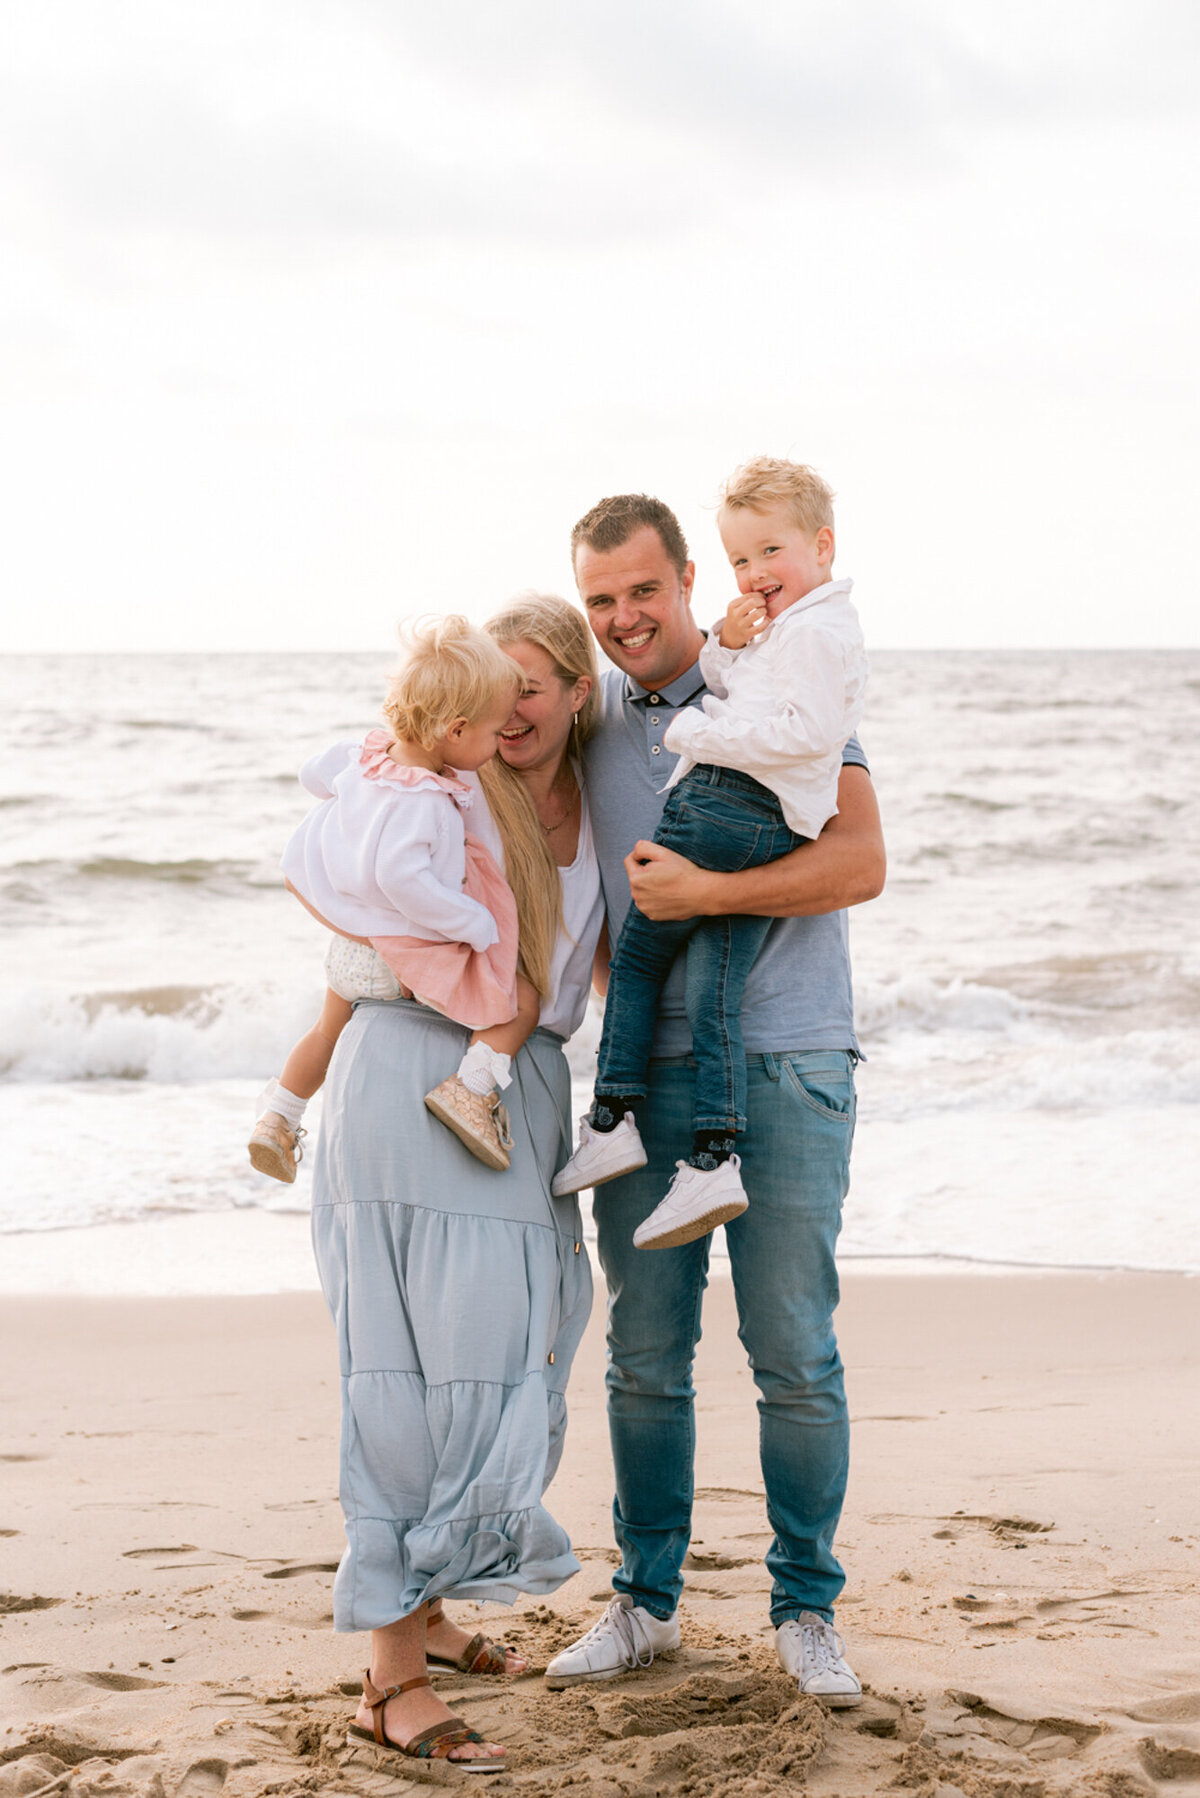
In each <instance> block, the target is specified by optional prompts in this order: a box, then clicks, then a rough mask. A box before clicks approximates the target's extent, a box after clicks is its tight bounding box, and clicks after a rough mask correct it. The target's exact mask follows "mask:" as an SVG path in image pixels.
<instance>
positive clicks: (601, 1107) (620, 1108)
mask: <svg viewBox="0 0 1200 1798" xmlns="http://www.w3.org/2000/svg"><path fill="white" fill-rule="evenodd" d="M636 1104H637V1100H636V1099H631V1098H628V1097H625V1096H624V1095H622V1096H621V1097H619V1098H613V1097H612V1096H611V1095H607V1096H606V1097H604V1098H603V1099H601V1098H599V1097H596V1098H594V1099H593V1100H592V1109H591V1110H590V1111H589V1113H588V1123H589V1124H590V1125H591V1127H592V1129H593V1130H598V1131H599V1132H600V1134H601V1136H607V1135H608V1133H609V1131H610V1130H615V1129H616V1127H617V1125H618V1124H619V1123H620V1122H621V1119H622V1118H623V1117H624V1116H625V1113H626V1112H627V1111H632V1110H633V1108H634V1106H635V1105H636Z"/></svg>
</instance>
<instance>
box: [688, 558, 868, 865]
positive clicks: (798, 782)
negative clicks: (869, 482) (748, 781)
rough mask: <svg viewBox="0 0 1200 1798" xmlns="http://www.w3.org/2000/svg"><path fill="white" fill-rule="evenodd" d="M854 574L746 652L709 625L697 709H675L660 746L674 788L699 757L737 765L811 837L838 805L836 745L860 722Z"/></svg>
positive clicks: (862, 682) (792, 610)
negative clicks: (668, 759)
mask: <svg viewBox="0 0 1200 1798" xmlns="http://www.w3.org/2000/svg"><path fill="white" fill-rule="evenodd" d="M853 585H854V583H853V581H827V582H826V583H825V584H824V586H821V587H814V589H813V591H812V592H811V593H806V594H805V596H804V598H803V599H798V600H797V601H796V602H795V604H794V605H790V606H788V608H787V610H786V611H784V612H781V613H780V614H779V616H778V618H775V619H773V620H772V621H771V623H770V625H769V626H768V628H767V629H766V630H765V631H764V632H763V634H762V636H761V637H755V638H754V640H753V641H752V642H750V643H747V645H746V647H745V648H744V649H726V648H724V647H723V645H722V644H721V643H719V642H718V641H717V637H716V633H715V632H713V633H712V634H711V635H710V636H709V638H708V640H707V642H706V643H705V645H704V648H703V649H702V650H701V652H700V672H701V674H703V676H704V679H705V682H706V683H707V686H708V693H707V694H706V695H705V698H704V700H703V706H704V710H703V711H698V710H697V709H696V708H695V707H691V708H689V709H687V710H685V711H681V712H677V713H676V715H675V717H674V718H673V719H672V721H671V723H670V725H669V726H668V727H667V730H666V732H665V734H664V736H663V743H664V744H665V746H666V747H667V748H668V749H671V750H674V751H675V753H676V754H677V755H678V757H679V761H678V762H677V764H676V766H675V769H674V771H673V773H672V775H671V778H670V780H669V781H668V782H667V786H668V787H673V786H675V784H676V783H677V782H678V781H680V780H682V779H683V777H684V775H685V774H686V773H688V771H689V770H690V769H692V768H695V767H696V766H697V765H698V764H701V763H709V764H712V765H714V766H716V767H718V768H737V769H740V770H741V772H742V773H743V774H749V775H751V776H752V778H753V779H755V780H758V781H761V782H762V784H763V786H765V787H770V789H771V791H772V792H773V793H774V794H775V795H776V797H777V798H778V800H779V803H780V805H781V806H782V808H783V815H784V817H785V818H786V819H787V822H788V824H789V825H790V826H791V828H792V829H793V830H794V831H796V832H797V834H798V835H799V836H802V837H815V836H818V835H819V834H820V832H821V829H822V826H823V825H825V824H827V823H828V822H829V820H830V818H832V817H833V815H834V813H835V812H836V811H837V785H838V779H839V777H840V775H841V771H842V750H843V749H844V748H845V746H846V742H847V740H848V739H849V738H850V737H852V736H853V735H854V733H855V731H856V730H857V729H858V726H859V721H860V720H861V718H862V705H863V693H864V691H865V689H866V684H867V655H866V650H865V648H864V647H863V636H862V630H861V628H860V626H859V622H858V613H857V612H856V611H855V609H854V606H853V604H852V603H851V600H850V589H851V587H852V586H853Z"/></svg>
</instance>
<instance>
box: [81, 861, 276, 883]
mask: <svg viewBox="0 0 1200 1798" xmlns="http://www.w3.org/2000/svg"><path fill="white" fill-rule="evenodd" d="M254 866H255V864H254V863H253V862H239V861H207V860H205V859H204V857H203V856H189V857H188V858H187V859H186V860H185V861H162V862H146V861H139V860H138V859H136V858H135V857H133V856H123V855H98V856H96V857H95V858H94V859H93V860H91V861H84V862H77V863H76V864H75V867H76V871H77V872H78V873H80V874H88V875H92V876H99V877H101V878H103V879H111V880H179V881H183V882H185V883H186V884H188V885H195V884H197V883H198V882H200V881H204V880H211V879H212V878H213V877H214V876H217V877H220V876H225V877H228V876H229V875H233V877H234V878H235V879H245V877H246V875H247V873H248V872H249V871H250V870H251V869H252V868H253V867H254Z"/></svg>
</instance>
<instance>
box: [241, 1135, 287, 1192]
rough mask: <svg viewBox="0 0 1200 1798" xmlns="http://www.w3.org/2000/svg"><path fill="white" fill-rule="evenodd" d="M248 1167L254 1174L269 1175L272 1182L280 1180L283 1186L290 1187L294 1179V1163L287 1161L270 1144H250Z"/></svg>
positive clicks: (280, 1152)
mask: <svg viewBox="0 0 1200 1798" xmlns="http://www.w3.org/2000/svg"><path fill="white" fill-rule="evenodd" d="M250 1166H251V1167H252V1168H253V1169H254V1170H255V1172H256V1173H259V1174H270V1176H271V1178H272V1180H282V1181H283V1183H284V1185H285V1186H290V1185H291V1184H292V1182H293V1181H294V1180H295V1178H296V1163H295V1162H294V1161H289V1160H288V1159H287V1157H286V1156H285V1155H284V1154H283V1153H282V1151H281V1150H279V1149H276V1148H273V1147H272V1145H271V1144H270V1143H265V1142H252V1143H251V1144H250Z"/></svg>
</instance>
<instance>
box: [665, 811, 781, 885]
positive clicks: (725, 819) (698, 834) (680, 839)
mask: <svg viewBox="0 0 1200 1798" xmlns="http://www.w3.org/2000/svg"><path fill="white" fill-rule="evenodd" d="M762 837H763V829H762V826H761V825H759V824H751V823H748V822H747V821H746V819H745V818H744V817H740V816H738V815H737V814H736V813H735V812H734V810H733V808H732V807H729V806H719V807H718V806H714V807H713V808H712V809H711V810H710V809H709V808H708V807H707V806H706V807H704V808H701V807H700V806H697V805H694V804H693V803H692V802H691V800H688V801H687V802H686V803H684V804H682V805H681V806H680V807H679V810H678V812H677V813H676V814H675V822H674V825H673V827H672V830H671V835H670V847H671V848H672V849H677V850H679V852H680V854H681V855H686V856H687V858H688V860H689V861H694V862H695V863H696V865H697V867H700V868H709V869H711V870H712V872H713V873H715V874H738V873H740V872H741V870H742V869H743V868H753V867H757V866H758V864H759V863H760V862H761V861H762V859H763V855H762Z"/></svg>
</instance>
